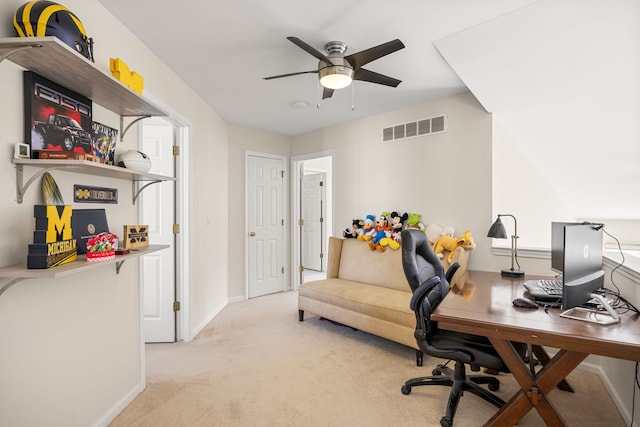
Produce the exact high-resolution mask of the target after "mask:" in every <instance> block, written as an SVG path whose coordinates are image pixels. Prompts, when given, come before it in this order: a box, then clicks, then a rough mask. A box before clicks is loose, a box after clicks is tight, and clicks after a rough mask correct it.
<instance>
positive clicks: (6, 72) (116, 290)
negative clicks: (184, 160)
mask: <svg viewBox="0 0 640 427" xmlns="http://www.w3.org/2000/svg"><path fill="white" fill-rule="evenodd" d="M23 3H24V1H23V0H5V1H4V2H3V4H2V6H3V7H2V10H1V11H0V21H1V22H2V24H3V25H0V37H12V36H14V34H13V30H12V24H11V22H12V19H13V13H14V11H15V10H16V9H17V8H18V7H19V6H20V5H22V4H23ZM64 5H65V6H67V7H68V8H70V9H71V10H73V11H74V12H75V13H76V14H77V15H78V16H79V17H80V19H81V20H82V22H83V24H84V26H85V27H86V28H87V31H88V32H89V35H90V36H92V37H94V39H95V40H96V45H95V56H96V66H97V67H99V68H101V69H103V70H105V71H108V69H109V58H110V57H120V58H122V59H123V60H125V62H127V63H128V64H129V65H130V67H131V69H132V70H135V71H137V72H139V73H140V74H141V75H142V76H144V78H145V93H146V94H149V95H150V96H152V97H153V98H154V99H157V100H159V103H161V104H162V105H166V106H170V108H171V110H172V111H174V112H175V113H176V114H177V115H179V116H180V117H181V118H182V119H184V120H185V121H186V122H188V123H189V124H190V125H191V127H192V129H191V141H190V148H191V152H192V153H193V156H192V162H191V164H190V165H188V170H189V174H190V177H191V183H192V188H191V196H192V203H191V205H190V206H189V207H190V209H191V224H190V226H191V232H192V233H193V235H194V236H197V238H192V239H191V247H190V253H191V258H190V261H189V265H188V266H187V267H188V268H189V271H190V293H189V296H190V298H189V301H188V303H189V306H190V309H191V316H190V318H189V326H188V329H189V330H190V331H194V330H196V329H197V327H198V326H199V325H201V324H202V323H203V322H206V320H207V319H208V318H210V317H211V316H212V313H215V312H217V311H219V310H220V309H221V308H222V307H224V305H225V304H226V302H227V295H228V287H227V282H228V280H227V277H228V276H227V268H226V265H227V259H228V253H227V246H226V241H227V240H228V232H227V222H228V213H227V212H228V211H227V209H226V205H227V196H228V185H227V180H228V176H229V174H228V169H227V161H226V159H227V156H228V152H227V144H228V141H227V139H228V137H227V130H226V124H225V123H224V121H223V120H222V119H221V117H220V116H219V115H218V114H217V113H216V112H215V111H213V110H212V109H211V108H210V107H208V106H207V105H206V104H205V103H204V102H203V101H202V99H201V98H199V97H198V96H197V94H195V93H194V92H193V91H192V90H191V89H190V88H189V87H188V86H187V85H185V84H184V83H183V82H182V81H180V80H179V79H178V78H177V77H176V76H175V75H174V74H173V72H172V71H171V70H170V69H169V68H168V67H167V66H166V65H164V64H163V63H161V62H160V61H159V60H158V58H156V57H155V56H154V55H153V54H152V53H151V52H150V51H149V50H148V49H146V47H145V46H144V45H143V44H142V43H140V42H139V41H138V40H137V39H136V38H135V37H133V36H132V34H131V33H130V32H129V31H128V30H127V29H125V28H124V27H122V25H121V24H120V23H119V22H118V21H116V20H115V19H114V18H113V17H112V16H111V15H110V14H109V12H107V11H106V10H105V9H104V8H103V7H102V6H101V5H100V4H99V3H98V2H97V1H96V0H67V1H65V3H64ZM0 93H1V94H2V97H1V99H2V101H0V129H2V132H0V148H1V151H0V152H1V153H2V162H3V163H4V167H2V168H0V206H2V208H0V209H2V215H1V218H2V221H0V233H1V235H2V236H4V239H0V266H6V265H11V264H15V263H20V262H24V261H25V257H26V253H27V244H28V243H29V241H30V239H31V238H32V237H31V235H32V231H33V219H32V218H33V205H34V204H36V203H40V197H39V182H35V183H34V185H33V186H32V187H31V188H30V189H29V192H28V193H27V195H26V197H25V201H24V203H22V204H17V203H16V202H15V182H16V178H15V169H14V167H13V166H12V165H11V163H10V158H11V156H12V155H13V147H14V144H15V143H16V142H22V141H23V139H24V138H23V134H22V132H23V131H22V123H23V114H22V108H23V99H22V98H23V95H22V70H21V69H20V68H19V67H17V66H15V65H14V64H13V63H11V62H10V61H4V62H2V63H0ZM94 119H95V120H97V121H100V122H102V123H105V124H107V125H110V126H112V127H115V128H119V118H118V117H117V116H116V115H115V114H113V113H111V112H109V111H106V110H104V109H102V108H100V107H96V108H95V111H94ZM136 144H137V135H136V132H135V131H132V132H131V133H128V134H127V135H126V137H125V141H124V142H123V143H119V147H118V148H119V150H118V151H122V150H124V149H127V148H132V147H135V146H136ZM202 152H204V153H209V154H208V155H204V156H203V155H198V154H199V153H202ZM211 153H215V158H216V166H215V168H214V167H212V161H213V158H214V157H212V156H211ZM52 175H53V176H54V178H55V179H56V181H57V182H58V185H59V186H60V187H61V189H62V192H63V196H64V198H65V200H66V201H67V203H70V202H71V201H72V200H73V196H72V185H73V184H86V185H96V186H105V187H114V188H118V194H119V203H118V204H117V205H97V206H96V205H92V206H88V205H81V206H78V207H82V208H87V207H105V208H106V209H107V216H108V220H109V225H110V228H111V229H112V231H116V232H117V230H120V229H121V227H122V225H123V224H126V223H132V222H133V223H135V221H136V218H137V207H136V206H134V205H133V204H132V203H131V184H130V183H128V182H126V181H122V180H116V179H105V178H98V177H92V176H86V175H79V174H71V173H69V172H62V171H53V172H52ZM211 242H223V243H220V244H218V245H216V244H211ZM212 259H216V260H217V263H216V264H217V266H218V267H217V268H215V269H213V268H211V260H212ZM138 265H139V263H138V261H137V260H129V261H127V262H125V263H124V264H123V266H122V269H121V271H120V274H118V275H116V273H115V267H114V266H107V267H102V268H98V269H95V270H93V271H92V272H91V273H79V274H76V275H73V276H69V277H65V278H59V279H53V280H44V279H38V280H26V281H23V282H20V283H18V284H16V285H14V286H13V287H12V288H10V289H9V290H8V291H7V292H6V293H5V294H3V295H2V296H0V325H1V326H0V341H1V342H2V351H0V378H2V387H0V424H1V425H47V426H87V425H96V424H97V425H101V424H102V425H104V424H106V422H107V421H108V420H109V419H110V417H112V416H113V415H114V414H116V413H117V412H118V411H119V410H120V409H122V408H123V407H124V406H123V405H126V403H127V402H128V400H129V399H132V398H133V397H134V396H135V394H137V392H138V391H139V390H140V387H141V384H142V382H141V379H142V377H143V372H144V371H143V366H142V364H141V354H142V350H141V340H142V338H141V335H140V313H139V307H140V300H139V289H138ZM5 282H6V279H3V278H0V285H3V284H4V283H5Z"/></svg>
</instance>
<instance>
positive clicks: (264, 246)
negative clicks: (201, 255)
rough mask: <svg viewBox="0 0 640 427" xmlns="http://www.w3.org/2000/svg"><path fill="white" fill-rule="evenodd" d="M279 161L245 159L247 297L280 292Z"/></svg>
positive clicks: (282, 251)
mask: <svg viewBox="0 0 640 427" xmlns="http://www.w3.org/2000/svg"><path fill="white" fill-rule="evenodd" d="M283 186H284V177H283V160H282V159H279V158H269V157H261V156H257V155H249V156H248V157H247V189H246V194H247V227H248V233H247V234H248V236H247V239H248V241H247V249H248V251H247V252H248V260H247V268H248V271H247V277H248V292H249V298H254V297H258V296H262V295H267V294H272V293H275V292H282V291H284V216H283V211H284V209H283Z"/></svg>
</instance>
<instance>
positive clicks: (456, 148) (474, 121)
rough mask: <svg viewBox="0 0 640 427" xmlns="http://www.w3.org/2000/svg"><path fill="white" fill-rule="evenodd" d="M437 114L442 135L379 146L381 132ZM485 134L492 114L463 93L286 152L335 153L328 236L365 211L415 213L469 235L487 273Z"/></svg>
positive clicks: (315, 136) (476, 264)
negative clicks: (442, 125) (444, 127)
mask: <svg viewBox="0 0 640 427" xmlns="http://www.w3.org/2000/svg"><path fill="white" fill-rule="evenodd" d="M441 114H446V115H447V118H448V125H447V132H446V133H442V134H434V135H431V136H423V137H417V138H410V139H405V140H400V141H396V142H391V143H382V142H381V140H382V128H384V127H388V126H392V125H396V124H400V123H405V122H409V121H412V120H419V119H423V118H426V117H432V116H437V115H441ZM491 135H492V118H491V115H490V114H487V113H486V112H485V111H484V109H483V108H482V107H481V106H480V104H479V103H478V102H477V101H476V99H475V98H474V97H473V95H471V94H470V93H464V94H461V95H457V96H452V97H448V98H444V99H441V100H438V101H433V102H429V103H425V104H420V105H416V106H414V107H409V108H405V109H402V110H398V111H394V112H390V113H386V114H381V115H378V116H374V117H370V118H366V119H362V120H358V121H354V122H349V123H347V124H344V125H340V126H335V127H331V128H326V129H322V130H319V131H316V132H312V133H310V134H306V135H302V136H298V137H294V138H293V146H292V153H291V154H292V155H293V156H297V155H302V154H305V153H313V152H320V151H323V150H334V152H335V159H334V182H335V186H334V212H333V214H334V216H333V220H334V222H333V224H334V226H333V228H334V230H333V234H334V235H338V234H340V232H341V230H343V229H344V228H346V227H347V226H349V224H350V222H351V219H352V218H361V217H364V216H366V215H367V214H373V215H376V216H377V215H380V213H381V212H383V211H393V210H396V211H401V212H410V213H420V214H421V215H422V219H423V222H424V223H425V224H429V223H434V224H439V225H441V226H444V225H451V226H453V227H454V228H455V230H456V232H457V233H460V234H462V233H464V232H465V231H466V230H471V232H472V235H473V236H474V238H475V239H476V242H477V246H478V247H477V248H476V249H475V251H474V253H473V255H472V257H471V267H472V268H476V269H490V268H491V265H492V263H493V262H494V261H493V260H492V257H491V253H490V245H491V242H490V240H489V239H487V238H485V237H484V236H485V235H486V231H487V230H488V228H489V226H490V225H491V222H492V212H491V196H492V195H491V165H492V159H491Z"/></svg>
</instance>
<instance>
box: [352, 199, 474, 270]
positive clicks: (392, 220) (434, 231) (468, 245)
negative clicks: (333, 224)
mask: <svg viewBox="0 0 640 427" xmlns="http://www.w3.org/2000/svg"><path fill="white" fill-rule="evenodd" d="M406 228H414V229H418V230H420V231H422V232H424V233H425V234H426V235H427V239H428V240H429V244H430V245H431V246H432V247H433V251H434V252H435V253H436V255H438V257H439V258H442V257H443V252H444V251H449V256H448V260H449V262H451V261H452V257H453V252H454V250H455V249H456V248H457V247H459V246H460V247H463V248H464V249H468V250H470V249H473V248H475V247H476V244H475V242H474V240H473V237H471V231H469V230H467V231H466V232H465V233H464V234H462V235H460V236H458V237H454V234H455V230H454V228H453V227H451V226H444V227H442V226H439V225H437V224H429V225H426V226H425V225H424V224H423V222H422V218H421V215H420V214H418V213H412V214H409V213H399V212H398V211H393V212H391V213H389V212H386V211H385V212H382V213H381V214H380V216H378V217H377V218H376V217H375V215H372V214H369V215H367V216H366V217H365V218H364V219H354V220H352V221H351V226H349V227H347V228H346V229H345V230H344V231H343V232H342V237H343V238H345V239H358V240H362V241H365V242H368V245H369V248H370V249H371V250H372V251H375V250H377V251H379V252H384V251H385V249H386V248H387V247H389V248H391V249H394V250H397V249H399V248H400V245H401V243H402V242H401V237H400V233H401V232H402V230H404V229H406Z"/></svg>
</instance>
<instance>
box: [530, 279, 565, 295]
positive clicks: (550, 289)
mask: <svg viewBox="0 0 640 427" xmlns="http://www.w3.org/2000/svg"><path fill="white" fill-rule="evenodd" d="M536 284H537V285H538V286H539V287H540V289H542V290H543V291H544V292H545V293H546V294H547V295H550V296H562V282H561V281H559V280H538V281H536Z"/></svg>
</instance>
